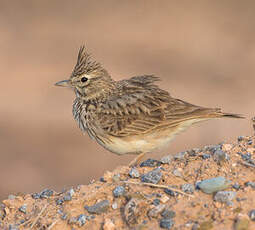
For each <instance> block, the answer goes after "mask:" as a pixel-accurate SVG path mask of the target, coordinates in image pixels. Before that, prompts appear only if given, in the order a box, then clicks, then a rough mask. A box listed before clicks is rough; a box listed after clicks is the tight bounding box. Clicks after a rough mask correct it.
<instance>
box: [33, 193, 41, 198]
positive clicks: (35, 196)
mask: <svg viewBox="0 0 255 230" xmlns="http://www.w3.org/2000/svg"><path fill="white" fill-rule="evenodd" d="M32 198H33V199H35V200H36V199H39V198H40V193H33V194H32Z"/></svg>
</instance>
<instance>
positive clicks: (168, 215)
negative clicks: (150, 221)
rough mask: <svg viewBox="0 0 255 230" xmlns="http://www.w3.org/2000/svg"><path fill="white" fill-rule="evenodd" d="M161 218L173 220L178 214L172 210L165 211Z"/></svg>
mask: <svg viewBox="0 0 255 230" xmlns="http://www.w3.org/2000/svg"><path fill="white" fill-rule="evenodd" d="M161 216H162V217H164V218H165V219H172V218H174V217H175V216H176V213H175V212H174V211H172V210H170V209H165V210H164V211H163V212H162V213H161Z"/></svg>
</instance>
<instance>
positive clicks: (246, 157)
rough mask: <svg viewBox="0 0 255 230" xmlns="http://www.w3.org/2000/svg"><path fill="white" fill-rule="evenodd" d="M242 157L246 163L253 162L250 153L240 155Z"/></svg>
mask: <svg viewBox="0 0 255 230" xmlns="http://www.w3.org/2000/svg"><path fill="white" fill-rule="evenodd" d="M240 155H241V157H242V159H243V160H244V161H249V160H251V154H250V153H246V154H243V153H240Z"/></svg>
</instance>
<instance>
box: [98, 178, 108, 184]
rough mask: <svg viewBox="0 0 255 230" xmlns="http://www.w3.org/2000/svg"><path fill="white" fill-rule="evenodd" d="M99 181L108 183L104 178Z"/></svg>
mask: <svg viewBox="0 0 255 230" xmlns="http://www.w3.org/2000/svg"><path fill="white" fill-rule="evenodd" d="M99 180H100V182H104V183H105V182H107V181H106V180H105V179H104V178H103V177H100V179H99Z"/></svg>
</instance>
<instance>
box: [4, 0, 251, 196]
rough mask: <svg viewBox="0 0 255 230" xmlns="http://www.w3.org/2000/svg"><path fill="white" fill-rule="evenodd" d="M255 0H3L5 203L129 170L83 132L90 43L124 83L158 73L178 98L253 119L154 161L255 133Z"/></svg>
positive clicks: (190, 134) (199, 133)
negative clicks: (82, 55) (80, 73)
mask: <svg viewBox="0 0 255 230" xmlns="http://www.w3.org/2000/svg"><path fill="white" fill-rule="evenodd" d="M254 11H255V1H223V0H217V1H204V0H203V1H202V0H201V1H178V0H176V1H163V0H161V1H156V0H155V1H149V0H140V1H119V0H108V1H101V0H100V1H85V0H78V1H77V0H76V1H63V0H61V1H52V0H51V1H32V0H31V1H25V0H23V1H18V0H17V1H0V48H1V52H0V63H1V64H0V66H1V68H0V76H1V84H0V87H1V88H0V100H1V101H0V147H1V148H0V154H1V155H0V156H1V160H0V181H1V182H2V183H1V184H0V198H1V199H3V198H5V197H6V196H7V195H8V194H10V193H17V192H36V191H40V190H41V189H43V188H53V189H55V190H61V188H64V187H70V186H75V185H77V184H86V183H88V182H89V181H90V180H92V179H93V178H95V179H98V178H99V177H100V175H102V174H103V172H104V171H106V170H112V169H114V168H115V167H116V166H118V165H120V164H122V165H124V164H126V163H127V162H129V161H130V160H131V159H132V158H133V156H123V157H119V156H116V155H114V154H111V153H109V152H107V151H106V150H104V149H102V147H100V146H99V145H98V144H96V143H95V142H93V141H92V140H90V139H89V137H88V136H87V135H83V134H82V133H81V131H80V130H79V129H78V127H77V125H76V123H75V122H74V120H73V118H72V112H71V111H72V101H73V99H74V94H73V92H72V91H71V90H67V89H62V88H57V87H55V86H54V83H55V82H56V81H59V80H63V79H66V78H68V77H69V75H70V73H71V72H72V69H73V67H74V64H75V63H76V57H77V52H78V48H79V46H80V45H81V44H83V43H84V44H85V45H86V46H87V48H88V50H89V51H90V52H91V53H92V54H93V56H94V57H95V58H96V59H97V60H99V61H100V62H101V63H103V66H104V67H105V68H106V69H107V70H108V71H109V72H110V73H111V74H112V76H113V77H114V78H115V79H122V78H126V77H131V76H134V75H139V74H155V75H157V76H160V77H161V78H162V82H161V83H160V85H161V86H162V87H163V88H164V89H166V90H168V91H170V93H171V94H172V96H174V97H178V98H181V99H184V100H187V101H189V102H191V103H194V104H198V105H202V106H208V107H222V108H223V109H224V110H225V111H227V112H236V113H242V114H245V115H246V116H247V117H248V119H247V120H244V121H243V120H231V119H225V120H224V119H223V120H214V121H209V122H205V123H201V124H200V125H197V126H195V127H193V128H190V129H189V130H188V131H186V132H185V133H183V134H181V135H180V136H178V137H177V138H176V139H175V141H174V142H172V145H171V146H170V147H169V148H168V149H166V150H164V151H161V152H160V153H157V154H152V155H151V157H154V158H160V157H161V156H163V155H165V154H168V153H175V152H178V151H184V150H185V149H190V148H194V147H201V146H203V145H208V144H216V143H218V142H221V141H223V140H226V141H233V140H235V139H236V137H237V136H239V135H250V134H251V133H252V129H251V124H250V121H249V119H250V117H251V116H252V115H254V113H255V111H254V107H255V100H254V84H255V80H254V74H255V68H254V60H255V14H254Z"/></svg>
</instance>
